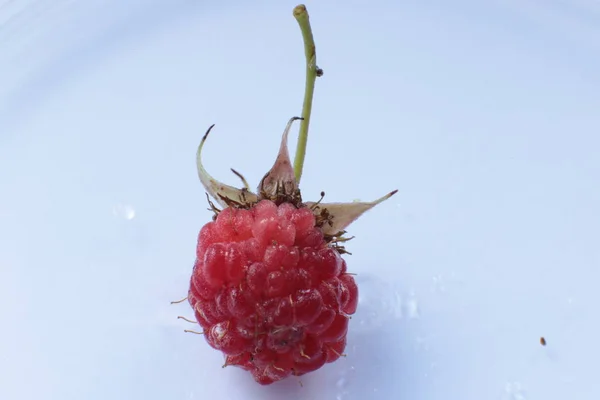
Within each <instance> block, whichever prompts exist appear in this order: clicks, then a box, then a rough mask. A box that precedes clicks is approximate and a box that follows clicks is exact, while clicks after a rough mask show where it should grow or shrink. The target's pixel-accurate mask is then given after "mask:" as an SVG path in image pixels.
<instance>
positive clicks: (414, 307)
mask: <svg viewBox="0 0 600 400" xmlns="http://www.w3.org/2000/svg"><path fill="white" fill-rule="evenodd" d="M406 314H407V315H408V318H410V319H417V318H419V304H418V303H417V299H416V298H415V294H414V293H411V294H410V295H409V297H408V300H407V301H406Z"/></svg>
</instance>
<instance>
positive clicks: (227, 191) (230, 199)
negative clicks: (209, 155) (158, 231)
mask: <svg viewBox="0 0 600 400" xmlns="http://www.w3.org/2000/svg"><path fill="white" fill-rule="evenodd" d="M214 126H215V125H214V124H213V125H211V126H210V127H209V128H208V130H207V131H206V133H205V134H204V136H203V137H202V141H201V142H200V145H199V146H198V151H197V152H196V166H197V168H198V177H199V178H200V182H202V185H203V186H204V189H206V192H207V193H208V194H209V195H210V196H211V197H212V198H214V199H215V200H216V202H217V203H219V205H221V206H222V207H228V206H230V205H232V204H239V205H241V206H247V205H249V204H253V203H256V202H257V201H258V196H256V194H254V193H252V192H250V191H249V190H248V189H246V188H244V189H238V188H235V187H233V186H229V185H226V184H224V183H221V182H219V181H217V180H216V179H215V178H213V177H212V176H211V175H210V174H209V173H208V172H207V171H206V169H204V166H203V165H202V148H203V147H204V143H205V142H206V138H207V137H208V134H209V133H210V131H211V129H212V128H213V127H214Z"/></svg>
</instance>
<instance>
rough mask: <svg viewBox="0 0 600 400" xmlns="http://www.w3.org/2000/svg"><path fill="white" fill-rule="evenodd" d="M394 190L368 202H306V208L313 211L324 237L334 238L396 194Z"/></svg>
mask: <svg viewBox="0 0 600 400" xmlns="http://www.w3.org/2000/svg"><path fill="white" fill-rule="evenodd" d="M396 192H398V190H394V191H392V192H390V193H388V194H386V195H385V196H383V197H381V198H379V199H377V200H375V201H369V202H358V201H356V202H352V203H318V202H306V203H304V204H305V205H306V206H307V207H309V208H310V209H311V210H313V213H314V214H315V216H316V217H317V221H320V224H321V229H322V230H323V233H324V234H325V235H332V236H335V235H337V234H338V233H339V232H341V231H343V230H344V229H345V228H347V227H348V226H349V225H350V224H351V223H352V222H354V221H356V220H357V219H358V218H359V217H360V216H361V215H362V214H364V213H365V212H367V211H369V210H370V209H371V208H373V207H375V206H376V205H377V204H379V203H381V202H383V201H385V200H387V199H389V198H390V197H392V196H393V195H395V194H396Z"/></svg>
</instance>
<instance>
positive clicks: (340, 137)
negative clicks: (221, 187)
mask: <svg viewBox="0 0 600 400" xmlns="http://www.w3.org/2000/svg"><path fill="white" fill-rule="evenodd" d="M325 3H326V4H325ZM334 3H335V2H316V1H314V2H309V3H307V6H308V8H309V12H310V13H311V16H312V21H313V29H314V33H315V35H316V40H317V46H318V57H319V66H321V67H322V68H323V69H324V70H325V75H324V77H323V78H321V79H319V81H318V82H317V89H316V97H315V103H314V113H313V120H312V126H311V128H312V130H311V133H312V135H311V137H310V140H309V152H308V156H307V166H306V169H305V175H304V177H303V180H302V187H303V193H304V195H305V197H307V198H309V199H310V198H312V199H315V198H317V197H318V194H319V192H320V191H321V190H325V191H326V193H327V199H328V200H329V201H344V200H347V201H350V200H353V199H355V198H361V199H364V200H370V199H374V198H377V197H379V196H380V195H382V194H384V193H386V192H388V191H389V190H391V189H396V188H397V189H399V193H398V194H397V195H396V196H395V197H394V198H393V199H392V200H390V201H388V202H387V203H384V204H383V205H381V206H379V207H378V208H377V209H375V210H373V211H371V212H369V213H368V214H367V215H365V216H364V217H363V218H362V219H360V221H359V222H357V223H356V224H354V225H353V226H352V228H351V233H352V234H354V235H356V236H357V238H356V239H354V240H353V241H352V242H351V243H350V244H349V246H348V248H349V250H350V251H351V252H352V253H353V255H352V256H349V258H348V262H349V268H350V269H351V270H352V271H354V272H357V273H358V277H357V279H358V280H359V283H360V285H361V286H360V287H361V296H362V297H361V305H360V308H359V312H358V313H357V315H356V316H355V318H354V319H353V320H352V322H351V324H350V329H351V334H350V337H349V347H348V351H347V353H348V357H347V358H346V359H344V360H341V361H339V362H337V363H335V364H333V365H329V366H327V367H326V368H324V369H322V370H320V371H319V372H317V373H314V374H311V375H309V376H306V377H303V378H302V383H303V386H302V387H301V386H300V385H299V384H298V383H297V381H295V380H294V379H291V380H289V381H286V382H284V383H280V384H276V385H273V386H271V387H260V386H258V385H257V384H255V383H254V382H253V381H252V380H251V378H250V376H249V375H248V374H246V373H244V372H243V371H240V370H237V369H234V368H227V369H224V370H223V369H221V368H220V366H221V364H222V358H221V355H220V354H219V353H217V352H216V351H213V350H212V349H210V348H209V346H208V345H207V344H206V343H205V342H204V340H203V339H202V338H200V337H197V336H195V335H193V334H185V333H183V329H186V328H190V327H191V326H190V325H189V324H187V323H185V322H183V321H181V320H177V319H176V317H177V316H178V315H184V316H188V317H191V316H192V313H191V312H190V310H189V307H188V306H187V304H180V305H174V306H173V305H169V301H171V300H176V299H178V298H181V297H183V296H185V294H186V290H187V284H188V277H189V274H190V272H191V268H192V264H193V259H194V246H195V241H196V235H197V232H198V230H199V229H200V227H201V226H202V224H203V223H205V222H206V221H207V220H208V218H209V212H208V211H206V207H207V205H206V200H205V196H204V192H203V190H202V188H201V185H200V183H199V182H198V180H197V177H196V171H195V164H194V162H195V161H194V157H195V150H196V146H197V144H198V141H199V140H200V138H201V136H202V134H203V133H204V131H205V130H206V128H207V127H208V126H209V125H211V124H212V123H216V124H217V125H216V127H215V129H214V131H213V132H214V133H213V134H212V135H211V138H210V140H209V142H208V143H207V145H206V148H205V149H206V156H205V163H206V166H207V168H208V170H209V171H210V172H211V173H212V174H213V175H215V176H217V177H219V178H221V179H223V180H226V181H227V182H228V183H236V184H237V178H236V177H235V176H233V175H232V174H231V173H230V172H229V168H230V167H233V168H236V169H237V170H239V171H241V172H243V173H244V174H245V175H246V177H247V178H248V180H249V181H250V182H252V184H253V185H255V184H256V183H257V182H258V180H259V179H260V178H261V177H262V174H263V173H264V172H266V170H267V169H268V168H269V167H270V166H271V164H272V162H273V159H274V156H275V153H276V151H277V148H278V145H279V137H280V134H281V132H282V130H283V128H284V126H285V123H286V122H287V120H288V119H289V118H290V117H291V116H293V115H296V114H299V113H300V110H301V100H302V92H303V85H304V66H303V62H304V60H303V54H302V47H301V46H302V43H301V38H300V33H299V29H298V27H297V24H296V21H295V20H294V19H293V17H292V16H291V10H292V8H293V7H294V6H295V5H296V3H292V2H287V1H262V2H253V3H252V5H249V4H250V3H243V2H238V4H236V3H231V4H222V3H218V2H214V3H212V4H206V5H202V4H198V3H197V2H193V1H184V0H178V1H168V2H167V1H159V0H146V1H142V0H137V1H129V2H117V1H114V0H105V1H99V0H90V1H85V2H84V1H79V2H74V1H64V0H63V1H54V2H45V1H25V0H13V1H3V2H0V116H1V118H0V274H1V275H0V319H1V321H3V322H2V329H1V330H0V399H2V400H29V399H36V400H46V399H51V400H72V399H73V400H75V399H77V400H81V399H86V400H97V399H98V400H100V399H145V400H155V399H156V400H158V399H206V398H219V399H226V400H229V399H231V400H238V399H243V400H257V399H311V400H312V399H315V400H328V399H344V400H349V399H353V400H356V399H366V398H367V396H373V397H374V398H381V399H411V400H412V399H423V400H438V399H439V400H481V399H486V400H487V399H491V400H496V399H503V400H509V399H510V400H524V399H526V400H531V399H542V400H549V399H551V400H552V399H565V400H588V399H589V400H595V399H598V398H600V381H599V380H598V373H597V370H598V369H597V368H598V367H597V364H598V359H599V357H600V346H598V344H597V338H598V337H599V336H600V321H599V319H598V316H597V315H598V313H597V305H598V304H599V302H600V294H598V291H597V285H598V281H599V280H600V272H599V263H600V247H599V246H598V242H599V238H600V213H599V210H600V157H599V156H598V154H599V147H600V134H599V132H600V112H599V111H598V110H600V97H599V93H600V75H599V74H598V72H597V71H598V70H600V57H599V56H598V51H599V50H600V45H599V44H598V43H600V41H599V39H600V6H598V5H597V4H596V3H595V2H592V1H585V0H571V1H568V2H567V1H559V0H548V1H541V0H506V1H500V0H497V1H490V2H481V1H477V2H476V1H466V0H463V1H457V2H447V1H442V0H437V1H433V2H422V1H417V0H412V1H405V2H392V1H388V2H386V1H375V0H374V1H370V2H359V1H349V2H346V3H345V5H344V6H340V5H338V6H335V4H334ZM367 4H368V5H367ZM27 7H29V8H27ZM19 11H20V12H21V13H20V14H19V13H18V12H19ZM11 16H12V17H11ZM11 18H12V19H11ZM129 207H130V208H129ZM133 212H135V214H133ZM128 218H129V219H128ZM540 336H545V337H546V339H547V341H548V345H547V346H546V347H542V346H541V345H540V343H539V338H540Z"/></svg>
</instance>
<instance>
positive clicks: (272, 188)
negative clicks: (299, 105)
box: [257, 117, 302, 204]
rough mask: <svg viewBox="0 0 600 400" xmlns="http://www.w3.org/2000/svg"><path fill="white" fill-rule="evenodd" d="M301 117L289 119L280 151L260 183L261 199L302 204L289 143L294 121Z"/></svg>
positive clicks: (259, 192)
mask: <svg viewBox="0 0 600 400" xmlns="http://www.w3.org/2000/svg"><path fill="white" fill-rule="evenodd" d="M301 119H302V118H300V117H292V118H291V119H290V120H289V121H288V123H287V125H286V127H285V130H284V131H283V135H282V136H281V145H280V146H279V153H278V154H277V158H276V159H275V163H274V164H273V167H272V168H271V169H270V170H269V172H267V173H266V174H265V176H264V177H263V178H262V179H261V181H260V184H259V185H258V190H257V192H258V194H259V198H260V199H268V200H272V201H274V202H276V203H282V202H290V203H293V204H300V202H301V201H302V199H301V198H300V190H299V189H298V182H297V181H296V177H295V176H294V168H293V166H292V161H291V160H290V153H289V150H288V145H287V141H288V136H289V133H290V128H291V127H292V123H293V122H294V121H296V120H301Z"/></svg>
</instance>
